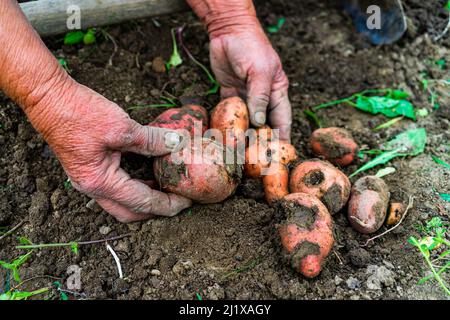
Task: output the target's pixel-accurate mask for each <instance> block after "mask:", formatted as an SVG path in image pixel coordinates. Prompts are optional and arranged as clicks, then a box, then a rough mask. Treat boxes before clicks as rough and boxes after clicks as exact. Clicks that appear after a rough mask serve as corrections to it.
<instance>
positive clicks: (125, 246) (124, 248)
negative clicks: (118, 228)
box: [115, 240, 130, 252]
mask: <svg viewBox="0 0 450 320" xmlns="http://www.w3.org/2000/svg"><path fill="white" fill-rule="evenodd" d="M115 249H116V251H119V252H129V251H130V243H129V242H128V240H122V241H119V242H118V243H117V245H116V247H115Z"/></svg>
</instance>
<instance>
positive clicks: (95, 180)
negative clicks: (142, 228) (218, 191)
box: [0, 0, 192, 222]
mask: <svg viewBox="0 0 450 320" xmlns="http://www.w3.org/2000/svg"><path fill="white" fill-rule="evenodd" d="M0 17H1V20H0V43H2V46H0V89H2V90H3V91H5V93H6V94H8V95H9V96H10V97H11V98H12V99H14V100H15V101H16V102H17V103H18V104H19V105H20V106H21V107H22V109H23V110H24V111H25V113H26V115H27V116H28V118H29V119H30V121H31V123H32V124H33V126H34V127H35V128H36V129H37V130H38V131H39V132H40V133H42V135H43V137H44V139H45V140H46V141H47V142H48V144H49V146H50V147H51V149H52V150H53V151H54V152H55V154H56V156H57V157H58V159H59V160H60V162H61V164H62V166H63V167H64V170H65V171H66V173H67V175H68V176H69V178H70V180H71V181H72V184H73V186H74V187H75V188H76V189H78V190H80V191H82V192H84V193H86V194H88V195H89V196H91V197H92V198H94V199H95V200H96V201H97V202H98V203H99V204H100V205H101V206H102V207H103V208H104V209H105V210H106V211H108V212H109V213H111V214H112V215H113V216H114V217H116V218H117V219H118V220H119V221H122V222H131V221H138V220H144V219H148V218H149V217H151V216H152V215H163V216H173V215H175V214H177V213H178V212H180V211H181V210H183V209H185V208H187V207H189V206H190V205H191V204H192V203H191V201H190V200H189V199H186V198H183V197H180V196H177V195H174V194H166V193H163V192H160V191H157V190H152V189H151V188H150V187H149V186H148V185H146V184H145V183H143V182H141V181H139V180H134V179H131V178H130V176H129V175H128V174H127V173H126V172H125V171H124V170H123V169H121V168H120V157H121V152H122V151H131V152H135V153H139V154H143V155H146V156H159V155H163V154H167V153H169V152H171V151H172V150H173V149H174V148H176V146H177V145H178V144H179V142H180V136H179V135H178V134H177V133H175V132H173V131H168V130H165V129H160V128H153V127H148V126H141V125H140V124H138V123H137V122H135V121H133V120H132V119H130V117H129V116H128V115H127V114H126V113H125V112H124V111H123V110H122V109H121V108H120V107H119V106H117V105H116V104H115V103H113V102H111V101H109V100H107V99H106V98H104V97H103V96H101V95H99V94H97V93H95V92H94V91H92V90H90V89H88V88H86V87H85V86H82V85H80V84H78V83H76V82H75V81H74V80H73V79H71V78H70V77H69V76H68V75H67V73H66V72H65V71H64V70H63V69H62V68H61V66H60V65H59V63H58V61H57V60H56V59H55V57H53V55H52V54H51V53H50V52H49V51H48V50H47V48H46V47H45V46H44V44H43V43H42V41H41V40H40V38H39V37H38V36H37V34H36V33H35V32H34V31H33V29H32V27H31V26H30V25H29V23H28V22H27V21H26V18H25V16H24V15H23V14H22V12H21V10H20V8H19V6H18V5H17V2H16V1H13V0H3V1H0Z"/></svg>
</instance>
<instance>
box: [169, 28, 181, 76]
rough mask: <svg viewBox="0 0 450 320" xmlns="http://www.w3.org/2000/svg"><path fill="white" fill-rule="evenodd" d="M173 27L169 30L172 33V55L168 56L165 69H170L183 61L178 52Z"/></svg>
mask: <svg viewBox="0 0 450 320" xmlns="http://www.w3.org/2000/svg"><path fill="white" fill-rule="evenodd" d="M175 30H176V29H175V28H174V29H172V30H171V33H172V55H171V56H170V59H169V61H167V62H166V69H167V70H171V69H172V68H176V67H178V66H179V65H181V64H182V63H183V59H181V56H180V53H179V52H178V45H177V38H176V35H175Z"/></svg>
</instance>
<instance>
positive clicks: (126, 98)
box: [124, 94, 131, 103]
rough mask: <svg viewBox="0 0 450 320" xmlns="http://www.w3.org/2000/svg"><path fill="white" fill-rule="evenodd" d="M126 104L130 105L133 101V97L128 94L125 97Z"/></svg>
mask: <svg viewBox="0 0 450 320" xmlns="http://www.w3.org/2000/svg"><path fill="white" fill-rule="evenodd" d="M124 100H125V102H126V103H128V102H130V101H131V97H130V96H129V95H128V94H127V95H126V96H125V99H124Z"/></svg>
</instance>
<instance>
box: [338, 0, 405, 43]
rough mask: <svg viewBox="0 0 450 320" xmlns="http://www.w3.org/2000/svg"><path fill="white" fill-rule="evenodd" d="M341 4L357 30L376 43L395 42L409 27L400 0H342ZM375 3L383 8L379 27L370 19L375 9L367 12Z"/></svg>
mask: <svg viewBox="0 0 450 320" xmlns="http://www.w3.org/2000/svg"><path fill="white" fill-rule="evenodd" d="M339 4H340V6H341V7H342V9H344V10H345V11H346V12H347V13H348V14H349V15H350V16H351V17H352V19H353V22H354V25H355V27H356V30H357V31H358V32H360V33H362V34H363V35H365V36H366V37H367V38H368V39H369V40H370V41H371V42H372V43H374V44H377V45H381V44H391V43H394V42H395V41H397V40H398V39H400V38H401V37H402V36H403V34H404V33H405V31H406V29H407V24H406V16H405V13H404V10H403V6H402V4H401V1H400V0H340V1H339ZM373 5H375V6H378V7H379V8H380V9H381V10H380V13H381V14H380V20H379V21H380V28H379V29H378V28H374V26H373V25H372V24H371V23H370V22H373V21H374V20H369V18H370V17H371V16H372V19H374V16H373V15H374V14H375V11H371V12H369V13H368V12H367V11H368V8H369V7H370V6H373ZM375 9H376V10H377V8H375ZM368 20H369V24H368Z"/></svg>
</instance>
